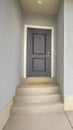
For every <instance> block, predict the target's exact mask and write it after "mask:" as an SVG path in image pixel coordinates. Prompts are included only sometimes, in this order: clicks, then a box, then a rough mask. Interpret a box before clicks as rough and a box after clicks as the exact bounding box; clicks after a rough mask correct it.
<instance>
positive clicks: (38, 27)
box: [23, 25, 55, 78]
mask: <svg viewBox="0 0 73 130" xmlns="http://www.w3.org/2000/svg"><path fill="white" fill-rule="evenodd" d="M28 28H36V29H46V30H51V77H52V78H53V77H55V56H54V54H55V46H54V27H53V26H52V27H48V26H38V25H24V64H23V67H24V78H26V77H27V29H28Z"/></svg>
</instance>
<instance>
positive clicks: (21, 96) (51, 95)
mask: <svg viewBox="0 0 73 130" xmlns="http://www.w3.org/2000/svg"><path fill="white" fill-rule="evenodd" d="M56 96H61V95H60V94H49V95H48V94H46V95H40V94H39V95H23V94H19V95H16V96H15V98H17V97H20V98H25V97H56Z"/></svg>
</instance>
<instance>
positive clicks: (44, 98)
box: [14, 95, 61, 103]
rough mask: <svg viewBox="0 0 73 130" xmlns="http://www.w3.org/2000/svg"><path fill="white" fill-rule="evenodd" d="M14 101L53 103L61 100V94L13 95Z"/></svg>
mask: <svg viewBox="0 0 73 130" xmlns="http://www.w3.org/2000/svg"><path fill="white" fill-rule="evenodd" d="M14 102H18V103H47V102H48V103H52V102H53V103H54V102H61V96H60V95H59V96H52V95H51V96H30V97H29V96H28V97H26V96H25V97H15V99H14Z"/></svg>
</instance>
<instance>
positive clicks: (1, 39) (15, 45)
mask: <svg viewBox="0 0 73 130" xmlns="http://www.w3.org/2000/svg"><path fill="white" fill-rule="evenodd" d="M21 31H22V12H21V9H20V6H19V2H18V0H0V110H2V109H3V108H4V107H5V106H6V105H7V103H8V102H9V101H10V100H11V99H12V98H13V96H14V93H15V88H16V86H17V84H18V83H19V81H20V69H21V68H20V52H21V51H20V50H21V49H20V48H21V44H20V43H21Z"/></svg>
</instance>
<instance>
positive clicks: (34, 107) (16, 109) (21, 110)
mask: <svg viewBox="0 0 73 130" xmlns="http://www.w3.org/2000/svg"><path fill="white" fill-rule="evenodd" d="M58 111H64V106H63V104H62V103H40V104H21V103H18V104H14V105H13V107H12V109H11V114H27V113H28V114H31V113H48V112H58Z"/></svg>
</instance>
